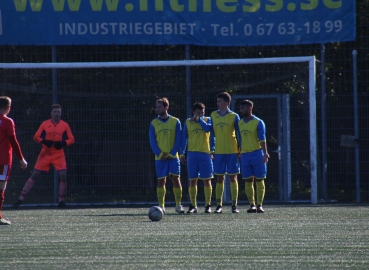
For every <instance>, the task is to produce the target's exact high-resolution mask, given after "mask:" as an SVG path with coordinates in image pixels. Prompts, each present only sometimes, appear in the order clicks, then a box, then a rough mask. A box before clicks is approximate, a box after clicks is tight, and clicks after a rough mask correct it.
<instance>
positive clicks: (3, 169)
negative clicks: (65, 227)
mask: <svg viewBox="0 0 369 270" xmlns="http://www.w3.org/2000/svg"><path fill="white" fill-rule="evenodd" d="M11 102H12V101H11V99H10V98H9V97H6V96H2V97H0V225H10V224H11V222H10V221H9V220H6V219H5V218H3V216H2V209H3V204H4V197H5V189H6V184H7V182H8V180H9V175H10V171H11V169H12V161H13V150H14V153H15V154H16V155H17V157H18V158H19V161H20V164H21V168H22V169H23V170H24V169H25V168H26V167H27V162H26V160H25V159H24V157H23V154H22V151H21V148H20V146H19V143H18V140H17V136H16V135H15V126H14V122H13V120H12V119H11V118H9V117H8V116H7V115H8V113H9V112H10V107H11Z"/></svg>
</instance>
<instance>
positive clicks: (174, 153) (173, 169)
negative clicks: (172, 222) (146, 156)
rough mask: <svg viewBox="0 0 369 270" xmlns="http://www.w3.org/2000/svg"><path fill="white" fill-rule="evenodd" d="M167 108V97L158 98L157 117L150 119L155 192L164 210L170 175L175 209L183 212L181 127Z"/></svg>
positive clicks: (180, 212)
mask: <svg viewBox="0 0 369 270" xmlns="http://www.w3.org/2000/svg"><path fill="white" fill-rule="evenodd" d="M168 109H169V101H168V99H167V98H161V99H158V100H157V101H156V108H155V112H156V114H157V115H158V117H157V118H155V119H154V120H152V121H151V123H150V128H149V139H150V146H151V149H152V151H153V152H154V154H155V169H156V176H157V178H158V185H157V189H156V193H157V197H158V202H159V206H160V207H161V208H162V209H163V211H164V212H165V193H166V188H165V184H166V179H167V177H170V178H171V179H172V183H173V193H174V197H175V201H176V208H175V211H176V212H177V213H179V214H183V213H184V210H183V206H182V205H181V201H182V185H181V181H180V173H181V164H180V161H179V157H178V151H179V147H180V144H181V132H182V128H181V122H180V121H179V119H178V118H175V117H173V116H171V115H169V114H168Z"/></svg>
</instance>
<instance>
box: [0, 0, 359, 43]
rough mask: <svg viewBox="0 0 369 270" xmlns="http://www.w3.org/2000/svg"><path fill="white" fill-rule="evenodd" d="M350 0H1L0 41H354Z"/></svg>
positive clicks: (354, 20) (353, 5) (353, 17)
mask: <svg viewBox="0 0 369 270" xmlns="http://www.w3.org/2000/svg"><path fill="white" fill-rule="evenodd" d="M355 9H356V7H355V0H1V1H0V45H72V44H75V45H78V44H80V45H82V44H89V45H97V44H157V45H163V44H172V45H176V44H194V45H203V46H205V45H210V46H259V45H264V46H266V45H285V44H310V43H327V42H342V41H352V40H355V34H356V33H355V32H356V28H355V24H356V15H355Z"/></svg>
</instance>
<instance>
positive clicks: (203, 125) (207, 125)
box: [199, 117, 212, 132]
mask: <svg viewBox="0 0 369 270" xmlns="http://www.w3.org/2000/svg"><path fill="white" fill-rule="evenodd" d="M199 123H200V126H201V128H202V129H203V130H204V131H205V132H209V131H210V130H211V128H212V124H211V117H210V118H209V120H208V122H205V121H204V119H203V118H202V117H200V118H199Z"/></svg>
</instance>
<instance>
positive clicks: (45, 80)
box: [0, 56, 317, 204]
mask: <svg viewBox="0 0 369 270" xmlns="http://www.w3.org/2000/svg"><path fill="white" fill-rule="evenodd" d="M0 68H1V69H0V78H1V79H0V90H1V95H7V96H10V97H11V98H12V100H13V104H12V110H11V112H10V114H9V116H10V117H11V118H13V119H14V120H15V124H16V130H17V136H18V140H19V141H20V144H21V147H22V150H23V152H24V155H25V157H26V159H27V161H28V162H29V169H27V170H28V172H27V173H26V175H25V174H24V173H22V172H20V171H19V170H13V172H12V179H13V180H12V181H9V183H8V188H7V193H8V194H7V198H8V200H12V199H13V200H16V198H17V197H18V196H19V193H20V192H21V190H22V187H23V184H24V183H25V181H26V180H27V179H26V178H27V177H28V175H29V173H30V171H32V168H33V165H34V163H35V161H36V159H37V156H38V153H39V151H40V146H39V145H38V144H36V143H34V142H33V140H32V137H33V135H34V133H35V132H36V130H37V128H38V127H39V125H40V123H41V122H42V121H44V120H45V119H47V118H49V116H50V105H51V104H52V103H60V104H61V105H62V108H63V109H62V119H64V120H65V121H67V122H68V123H69V125H70V126H71V129H72V132H73V134H74V136H75V139H76V142H75V144H74V145H72V146H70V147H66V148H65V152H66V157H67V166H68V193H67V199H66V200H67V202H68V203H70V204H73V203H75V204H83V203H87V204H91V203H92V204H99V203H104V204H116V203H118V204H119V203H126V202H129V203H144V202H155V201H156V174H155V167H154V156H153V154H152V151H151V149H150V145H149V139H148V129H149V123H150V121H151V120H152V119H154V118H155V117H156V115H155V112H154V107H155V101H156V99H157V98H160V97H163V96H166V97H168V99H169V102H170V107H169V113H170V114H171V115H173V116H175V117H178V118H179V119H180V121H181V123H184V121H185V119H186V118H187V117H189V115H190V111H191V106H192V104H193V103H194V102H196V101H199V102H202V103H204V104H205V106H206V115H210V113H211V112H212V111H213V110H216V109H217V107H216V94H217V93H219V92H222V91H227V92H229V93H230V94H231V96H232V97H233V98H232V103H231V109H232V110H234V111H235V112H237V113H238V111H239V103H240V102H241V101H242V100H243V99H250V100H252V101H253V102H254V104H255V105H254V114H255V115H256V116H258V117H260V118H261V119H263V120H264V122H265V124H266V132H267V146H268V149H269V152H270V154H271V159H270V161H269V163H268V175H267V181H266V196H265V200H266V201H268V200H270V201H311V202H312V203H317V164H316V162H317V158H316V156H317V150H316V145H317V144H316V104H315V103H316V100H315V57H314V56H308V57H287V58H260V59H220V60H183V61H147V62H104V63H100V62H99V63H27V64H4V63H3V64H0ZM50 179H54V181H52V180H50ZM181 182H182V185H183V199H184V201H186V200H187V198H188V197H187V188H188V180H187V169H186V167H184V166H182V167H181ZM239 183H240V189H239V190H240V194H239V200H241V201H242V200H246V195H245V192H244V188H243V187H244V183H243V181H242V178H241V176H240V177H239ZM170 185H171V183H170V181H168V187H167V198H166V201H168V202H170V201H174V196H173V194H172V191H171V188H170ZM57 188H58V180H57V177H56V176H54V174H53V173H52V172H50V173H47V174H44V175H42V178H41V179H40V181H38V183H37V184H36V185H35V187H34V188H33V189H32V190H31V192H30V194H29V195H28V196H27V198H26V201H25V203H29V204H50V203H54V202H55V199H56V197H57ZM201 190H202V184H201V183H199V192H198V196H199V198H198V200H199V201H201V200H202V198H203V193H202V191H201ZM214 193H215V192H214ZM213 196H214V198H215V194H214V195H213Z"/></svg>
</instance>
